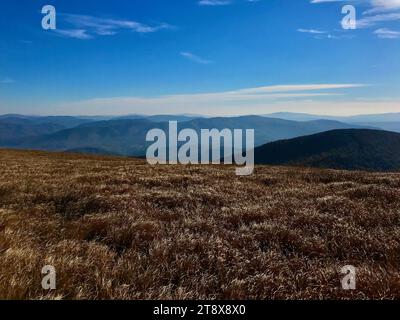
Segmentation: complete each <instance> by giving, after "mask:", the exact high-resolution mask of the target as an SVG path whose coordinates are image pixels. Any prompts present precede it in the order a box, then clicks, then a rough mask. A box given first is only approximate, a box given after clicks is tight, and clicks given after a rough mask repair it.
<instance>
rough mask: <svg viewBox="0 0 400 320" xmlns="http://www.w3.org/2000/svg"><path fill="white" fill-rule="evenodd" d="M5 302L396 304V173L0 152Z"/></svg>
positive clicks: (399, 210)
mask: <svg viewBox="0 0 400 320" xmlns="http://www.w3.org/2000/svg"><path fill="white" fill-rule="evenodd" d="M348 264H352V265H354V266H355V267H357V268H358V274H357V289H356V290H354V291H345V290H343V289H342V288H341V283H340V281H341V279H342V277H343V275H342V274H340V269H341V267H343V266H345V265H348ZM44 265H53V266H54V267H55V268H56V271H57V289H56V290H55V291H51V292H49V291H45V290H43V289H42V287H41V280H42V275H41V269H42V267H43V266H44ZM0 298H1V299H367V298H373V299H381V298H385V299H398V298H400V174H381V173H376V174H374V173H363V172H346V171H333V170H318V169H299V168H284V167H267V166H265V167H264V166H261V167H256V171H255V174H254V175H252V176H249V177H237V176H235V173H234V168H233V167H229V166H228V167H225V166H153V167H152V166H149V165H147V164H146V163H145V162H144V161H142V160H132V159H125V158H112V157H97V156H82V155H72V154H61V153H60V154H57V153H45V152H27V151H10V150H2V151H0Z"/></svg>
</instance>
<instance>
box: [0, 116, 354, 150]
mask: <svg viewBox="0 0 400 320" xmlns="http://www.w3.org/2000/svg"><path fill="white" fill-rule="evenodd" d="M172 118H173V116H170V117H169V119H172ZM186 120H187V121H184V122H179V123H178V127H179V130H180V129H185V128H191V129H194V130H196V131H197V132H199V131H200V130H201V129H214V128H215V129H218V130H222V129H225V128H227V129H243V130H245V129H254V130H255V134H256V136H255V144H256V146H259V145H262V144H265V143H267V142H271V141H276V140H281V139H290V138H294V137H299V136H303V135H309V134H313V133H318V132H323V131H327V130H333V129H347V128H361V127H360V126H358V125H353V124H346V123H341V122H338V121H330V120H316V121H308V122H296V121H289V120H282V119H273V118H266V117H261V116H243V117H231V118H227V117H226V118H224V117H219V118H196V119H186ZM0 127H1V119H0ZM154 128H160V129H163V130H165V131H167V129H168V122H154V121H152V119H150V120H149V119H143V118H140V119H112V120H104V121H90V119H85V121H84V122H83V123H81V124H79V125H78V126H76V127H73V128H66V129H62V130H59V131H56V132H48V133H44V134H39V135H35V136H27V137H20V138H19V139H18V141H15V139H13V140H11V142H9V143H7V141H3V142H2V145H3V146H5V147H13V148H20V149H35V150H48V151H66V150H103V151H104V152H105V153H107V154H117V155H126V156H141V155H144V154H145V152H146V148H147V145H146V142H145V137H146V134H147V132H148V131H149V130H151V129H154Z"/></svg>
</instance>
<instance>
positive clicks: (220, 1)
mask: <svg viewBox="0 0 400 320" xmlns="http://www.w3.org/2000/svg"><path fill="white" fill-rule="evenodd" d="M231 3H232V1H231V0H200V1H199V2H198V4H199V5H200V6H226V5H229V4H231Z"/></svg>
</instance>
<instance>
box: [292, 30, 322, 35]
mask: <svg viewBox="0 0 400 320" xmlns="http://www.w3.org/2000/svg"><path fill="white" fill-rule="evenodd" d="M297 31H298V32H301V33H311V34H325V33H327V32H326V31H322V30H317V29H297Z"/></svg>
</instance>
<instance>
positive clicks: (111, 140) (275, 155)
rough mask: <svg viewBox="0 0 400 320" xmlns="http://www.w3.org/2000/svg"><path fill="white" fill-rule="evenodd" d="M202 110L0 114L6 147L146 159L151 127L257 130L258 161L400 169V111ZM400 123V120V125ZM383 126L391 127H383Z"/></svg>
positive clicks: (1, 139)
mask: <svg viewBox="0 0 400 320" xmlns="http://www.w3.org/2000/svg"><path fill="white" fill-rule="evenodd" d="M321 117H324V116H318V115H310V114H299V113H276V114H270V115H266V116H240V117H214V118H210V117H201V116H196V115H153V116H144V115H127V116H119V117H108V116H93V117H90V116H84V117H83V116H79V117H73V116H43V117H40V116H24V115H17V114H12V115H3V116H0V147H3V148H16V149H31V150H47V151H64V152H75V153H91V154H105V155H123V156H134V157H143V155H144V154H145V152H146V149H147V147H148V143H146V142H145V137H146V134H147V132H148V131H149V130H151V129H154V128H159V129H162V130H164V131H165V132H167V131H168V125H169V123H168V121H178V130H182V129H185V128H190V129H194V130H195V131H196V132H198V133H199V132H200V130H201V129H214V128H215V129H218V130H222V129H225V128H227V129H243V130H245V129H254V130H255V145H256V149H255V160H256V163H258V164H272V165H298V166H311V167H324V168H337V169H350V170H352V169H361V170H378V171H388V170H399V169H400V134H398V133H395V132H396V131H399V132H400V114H382V115H361V116H352V117H332V116H325V118H321ZM397 120H399V122H396V121H397ZM379 129H387V130H389V131H390V132H389V131H383V130H379Z"/></svg>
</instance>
